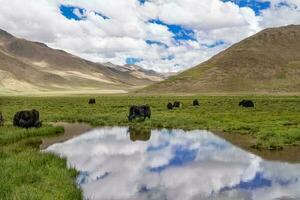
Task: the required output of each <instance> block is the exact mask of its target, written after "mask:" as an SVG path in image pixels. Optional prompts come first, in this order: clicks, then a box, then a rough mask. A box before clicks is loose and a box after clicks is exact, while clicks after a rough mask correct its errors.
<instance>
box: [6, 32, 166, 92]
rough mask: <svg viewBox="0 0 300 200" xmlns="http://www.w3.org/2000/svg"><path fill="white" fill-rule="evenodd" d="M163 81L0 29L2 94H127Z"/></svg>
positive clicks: (156, 76) (135, 70) (128, 68)
mask: <svg viewBox="0 0 300 200" xmlns="http://www.w3.org/2000/svg"><path fill="white" fill-rule="evenodd" d="M119 67H120V69H119ZM123 69H124V70H123ZM162 78H163V77H162V76H161V75H160V74H158V73H156V72H152V71H147V70H143V69H142V68H138V69H137V67H135V68H132V69H131V68H130V67H127V66H125V67H121V66H115V67H109V66H106V65H105V64H99V63H93V62H90V61H87V60H84V59H82V58H79V57H77V56H74V55H71V54H69V53H67V52H65V51H62V50H56V49H52V48H49V47H48V46H47V45H45V44H43V43H39V42H31V41H28V40H24V39H19V38H16V37H14V36H13V35H11V34H9V33H7V32H6V31H3V30H1V29H0V93H9V92H49V91H61V92H63V91H85V90H90V91H100V92H101V91H103V92H126V91H128V90H131V89H133V88H139V87H143V86H145V85H149V84H151V83H153V82H156V81H161V80H162Z"/></svg>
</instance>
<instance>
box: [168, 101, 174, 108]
mask: <svg viewBox="0 0 300 200" xmlns="http://www.w3.org/2000/svg"><path fill="white" fill-rule="evenodd" d="M167 108H168V109H169V110H172V109H173V104H172V103H170V102H169V103H168V105H167Z"/></svg>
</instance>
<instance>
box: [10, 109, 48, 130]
mask: <svg viewBox="0 0 300 200" xmlns="http://www.w3.org/2000/svg"><path fill="white" fill-rule="evenodd" d="M13 125H14V126H17V127H21V128H27V129H28V128H31V127H35V128H40V127H41V126H42V122H41V121H40V114H39V112H38V111H37V110H25V111H20V112H17V113H16V114H15V116H14V119H13Z"/></svg>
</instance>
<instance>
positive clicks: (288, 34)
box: [141, 25, 300, 93]
mask: <svg viewBox="0 0 300 200" xmlns="http://www.w3.org/2000/svg"><path fill="white" fill-rule="evenodd" d="M141 92H154V93H161V92H169V93H276V92H278V93H281V92H282V93H298V92H300V25H290V26H285V27H279V28H269V29H266V30H263V31H261V32H259V33H257V34H255V35H253V36H251V37H249V38H247V39H245V40H243V41H241V42H239V43H237V44H235V45H233V46H231V47H230V48H228V49H226V50H225V51H223V52H221V53H219V54H218V55H216V56H214V57H212V58H211V59H210V60H208V61H206V62H204V63H202V64H200V65H198V66H196V67H193V68H191V69H190V70H187V71H185V72H182V73H180V74H178V75H175V76H172V77H170V78H169V79H167V80H165V81H163V82H160V83H155V84H153V85H151V86H149V87H146V88H144V89H142V90H141Z"/></svg>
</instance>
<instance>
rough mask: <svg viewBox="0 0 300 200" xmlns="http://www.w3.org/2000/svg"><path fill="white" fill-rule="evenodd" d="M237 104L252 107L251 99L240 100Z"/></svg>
mask: <svg viewBox="0 0 300 200" xmlns="http://www.w3.org/2000/svg"><path fill="white" fill-rule="evenodd" d="M239 106H243V107H245V108H253V107H254V103H253V101H252V100H242V101H241V102H240V103H239Z"/></svg>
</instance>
